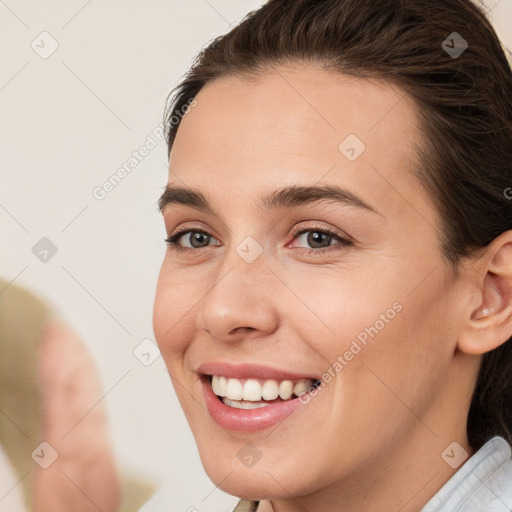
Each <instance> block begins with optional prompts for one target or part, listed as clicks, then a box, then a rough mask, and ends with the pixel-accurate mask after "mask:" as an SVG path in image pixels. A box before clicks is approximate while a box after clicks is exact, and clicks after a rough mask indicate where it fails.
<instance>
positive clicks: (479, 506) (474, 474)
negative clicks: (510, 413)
mask: <svg viewBox="0 0 512 512" xmlns="http://www.w3.org/2000/svg"><path fill="white" fill-rule="evenodd" d="M511 457H512V450H511V447H510V445H509V444H508V443H507V441H505V439H503V438H502V437H499V436H496V437H493V438H492V439H490V440H489V441H487V443H485V444H484V445H483V446H482V447H481V448H480V449H479V450H478V451H477V452H476V453H474V454H473V456H472V457H470V458H469V459H468V460H467V461H466V462H465V464H464V465H463V466H462V467H461V468H460V469H459V470H458V471H457V472H456V473H455V474H454V475H453V476H452V477H451V478H450V480H448V482H446V484H445V485H444V486H443V487H442V488H441V489H440V490H439V491H438V492H437V494H436V495H435V496H434V497H433V498H432V499H431V500H430V501H429V502H428V503H427V504H426V505H425V506H424V507H423V508H422V509H421V512H511V511H512V458H511Z"/></svg>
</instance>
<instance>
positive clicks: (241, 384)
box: [212, 375, 315, 407]
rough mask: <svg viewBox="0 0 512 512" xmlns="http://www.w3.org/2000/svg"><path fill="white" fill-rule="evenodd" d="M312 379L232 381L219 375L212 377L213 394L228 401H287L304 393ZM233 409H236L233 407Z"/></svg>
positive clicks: (312, 381) (311, 383)
mask: <svg viewBox="0 0 512 512" xmlns="http://www.w3.org/2000/svg"><path fill="white" fill-rule="evenodd" d="M314 382H315V381H314V380H313V379H299V380H297V381H291V380H283V381H281V382H277V381H276V380H273V379H269V380H265V381H262V380H258V379H243V380H240V379H234V378H229V379H228V378H226V377H222V376H219V375H213V376H212V389H213V392H214V393H215V394H216V395H218V396H220V397H225V398H227V399H229V400H245V401H249V402H259V401H261V400H275V399H276V398H277V397H281V399H282V400H289V399H290V398H291V397H292V395H295V396H299V395H300V394H302V393H305V392H306V391H307V390H308V389H309V388H310V387H311V386H312V385H313V383H314ZM233 407H237V406H236V405H233Z"/></svg>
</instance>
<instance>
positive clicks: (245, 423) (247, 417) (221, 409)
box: [201, 378, 302, 432]
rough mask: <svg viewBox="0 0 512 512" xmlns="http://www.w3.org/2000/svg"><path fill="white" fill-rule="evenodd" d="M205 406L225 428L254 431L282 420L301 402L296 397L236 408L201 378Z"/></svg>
mask: <svg viewBox="0 0 512 512" xmlns="http://www.w3.org/2000/svg"><path fill="white" fill-rule="evenodd" d="M201 384H202V386H203V394H204V397H205V400H206V407H207V409H208V412H209V413H210V416H211V417H212V418H213V419H214V420H215V421H216V422H217V423H218V424H219V425H220V426H221V427H222V428H225V429H227V430H237V431H240V432H256V431H258V430H264V429H266V428H270V427H272V426H274V425H276V424H277V423H279V422H281V421H283V420H284V419H285V418H287V417H288V416H289V415H290V414H292V413H293V412H294V411H296V410H297V409H298V408H299V407H300V406H301V405H302V404H301V402H299V399H298V398H294V399H292V400H286V401H284V402H276V403H273V404H270V405H266V406H265V407H258V408H257V409H236V408H234V407H229V406H228V405H226V404H225V403H224V402H222V401H221V400H220V399H219V397H218V396H217V395H216V394H215V393H214V392H213V389H212V387H211V385H210V383H209V381H208V380H207V379H206V378H201Z"/></svg>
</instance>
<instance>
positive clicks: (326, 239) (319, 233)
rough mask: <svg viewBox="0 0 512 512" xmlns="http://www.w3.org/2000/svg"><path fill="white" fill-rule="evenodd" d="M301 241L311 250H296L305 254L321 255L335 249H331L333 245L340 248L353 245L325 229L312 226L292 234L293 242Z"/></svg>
mask: <svg viewBox="0 0 512 512" xmlns="http://www.w3.org/2000/svg"><path fill="white" fill-rule="evenodd" d="M301 239H302V241H303V242H305V243H306V244H308V245H309V246H310V247H312V248H311V249H310V248H307V247H298V248H297V250H298V251H299V252H305V253H307V254H322V253H325V252H326V250H328V251H331V250H333V249H336V247H334V248H333V249H331V247H332V246H333V245H341V246H342V247H346V246H351V245H354V242H353V241H352V240H350V239H349V238H347V237H346V236H343V235H341V234H339V233H336V232H334V231H331V230H329V229H326V228H321V227H314V226H313V227H308V228H304V229H301V230H300V231H297V232H296V233H295V234H294V236H293V240H301ZM332 242H338V244H333V243H332Z"/></svg>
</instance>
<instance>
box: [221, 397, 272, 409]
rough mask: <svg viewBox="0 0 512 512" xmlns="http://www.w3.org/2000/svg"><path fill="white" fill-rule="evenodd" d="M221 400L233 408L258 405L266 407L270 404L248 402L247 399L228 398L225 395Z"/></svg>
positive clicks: (256, 407)
mask: <svg viewBox="0 0 512 512" xmlns="http://www.w3.org/2000/svg"><path fill="white" fill-rule="evenodd" d="M222 402H223V403H224V404H226V405H228V406H229V407H234V408H235V409H258V408H259V407H267V406H268V405H270V404H267V403H265V402H250V401H248V400H230V399H229V398H227V397H223V398H222Z"/></svg>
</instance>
